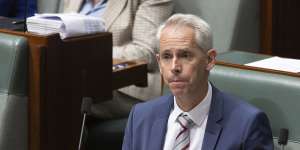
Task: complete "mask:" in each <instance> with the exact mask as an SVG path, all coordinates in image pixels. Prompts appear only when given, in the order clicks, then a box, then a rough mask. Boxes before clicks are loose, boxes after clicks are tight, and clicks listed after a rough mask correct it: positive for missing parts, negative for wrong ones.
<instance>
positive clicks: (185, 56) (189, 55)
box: [181, 52, 192, 58]
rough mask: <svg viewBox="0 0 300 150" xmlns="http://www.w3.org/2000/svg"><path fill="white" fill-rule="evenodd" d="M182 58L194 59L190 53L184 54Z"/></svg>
mask: <svg viewBox="0 0 300 150" xmlns="http://www.w3.org/2000/svg"><path fill="white" fill-rule="evenodd" d="M181 57H182V58H191V57H192V54H191V53H189V52H183V53H182V54H181Z"/></svg>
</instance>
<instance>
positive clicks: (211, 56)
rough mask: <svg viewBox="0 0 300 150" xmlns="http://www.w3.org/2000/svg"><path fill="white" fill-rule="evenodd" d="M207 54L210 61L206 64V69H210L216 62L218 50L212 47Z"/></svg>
mask: <svg viewBox="0 0 300 150" xmlns="http://www.w3.org/2000/svg"><path fill="white" fill-rule="evenodd" d="M207 56H208V63H207V66H206V70H207V71H210V70H211V69H212V68H213V67H214V66H215V64H216V56H217V51H216V50H215V49H210V50H208V52H207Z"/></svg>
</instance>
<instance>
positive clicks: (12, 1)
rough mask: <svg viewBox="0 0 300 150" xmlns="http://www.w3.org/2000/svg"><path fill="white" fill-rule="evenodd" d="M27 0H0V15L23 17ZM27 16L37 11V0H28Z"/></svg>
mask: <svg viewBox="0 0 300 150" xmlns="http://www.w3.org/2000/svg"><path fill="white" fill-rule="evenodd" d="M25 5H26V0H0V6H1V8H0V16H5V17H9V18H19V19H22V18H23V17H24V16H25V9H26V6H25ZM27 5H28V6H27V8H28V9H27V17H28V16H33V15H34V13H36V11H37V3H36V0H28V4H27Z"/></svg>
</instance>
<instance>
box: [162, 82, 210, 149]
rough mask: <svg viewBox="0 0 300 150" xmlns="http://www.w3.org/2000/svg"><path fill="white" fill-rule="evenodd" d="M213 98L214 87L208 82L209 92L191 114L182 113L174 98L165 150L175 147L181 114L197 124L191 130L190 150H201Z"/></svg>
mask: <svg viewBox="0 0 300 150" xmlns="http://www.w3.org/2000/svg"><path fill="white" fill-rule="evenodd" d="M211 98H212V87H211V85H210V83H209V82H208V90H207V94H206V96H205V97H204V99H203V100H202V101H201V103H199V104H198V105H197V106H196V107H194V108H193V109H192V110H191V111H189V112H184V111H182V110H181V109H180V108H179V107H178V105H177V103H176V98H175V96H174V109H173V110H172V111H171V113H170V116H169V119H168V127H167V133H166V137H165V143H164V150H172V149H173V147H174V142H175V137H176V135H177V134H178V132H179V130H180V128H181V127H180V125H179V123H178V122H176V119H177V117H178V115H180V114H181V113H185V114H187V115H188V116H189V117H190V118H191V119H192V120H193V121H194V123H195V125H194V126H193V127H192V128H191V129H190V148H189V150H201V148H202V142H203V139H204V133H205V128H206V123H207V117H208V112H209V108H210V104H211Z"/></svg>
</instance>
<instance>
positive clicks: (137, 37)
mask: <svg viewBox="0 0 300 150" xmlns="http://www.w3.org/2000/svg"><path fill="white" fill-rule="evenodd" d="M172 8H173V7H172V0H64V12H65V13H68V12H79V13H82V14H85V15H91V16H96V17H101V18H103V19H104V21H105V26H106V29H107V31H109V32H112V34H113V58H121V59H125V60H132V59H144V60H146V61H147V62H148V70H149V73H148V86H147V87H137V86H130V87H126V88H123V89H120V90H119V91H118V92H114V99H113V100H111V101H107V102H104V103H103V102H102V103H99V104H97V105H93V106H92V112H93V113H95V114H96V116H98V117H101V118H115V117H122V116H128V114H129V112H130V109H131V107H132V105H133V104H135V103H137V102H140V101H145V100H148V99H151V98H154V97H157V96H160V93H161V90H160V89H161V77H160V74H159V71H158V69H157V68H158V67H157V62H156V58H155V53H156V50H155V33H156V29H157V27H158V26H159V25H160V24H161V23H162V22H163V21H165V20H166V19H167V18H168V17H169V16H170V15H171V13H172ZM99 69H101V68H99Z"/></svg>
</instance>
